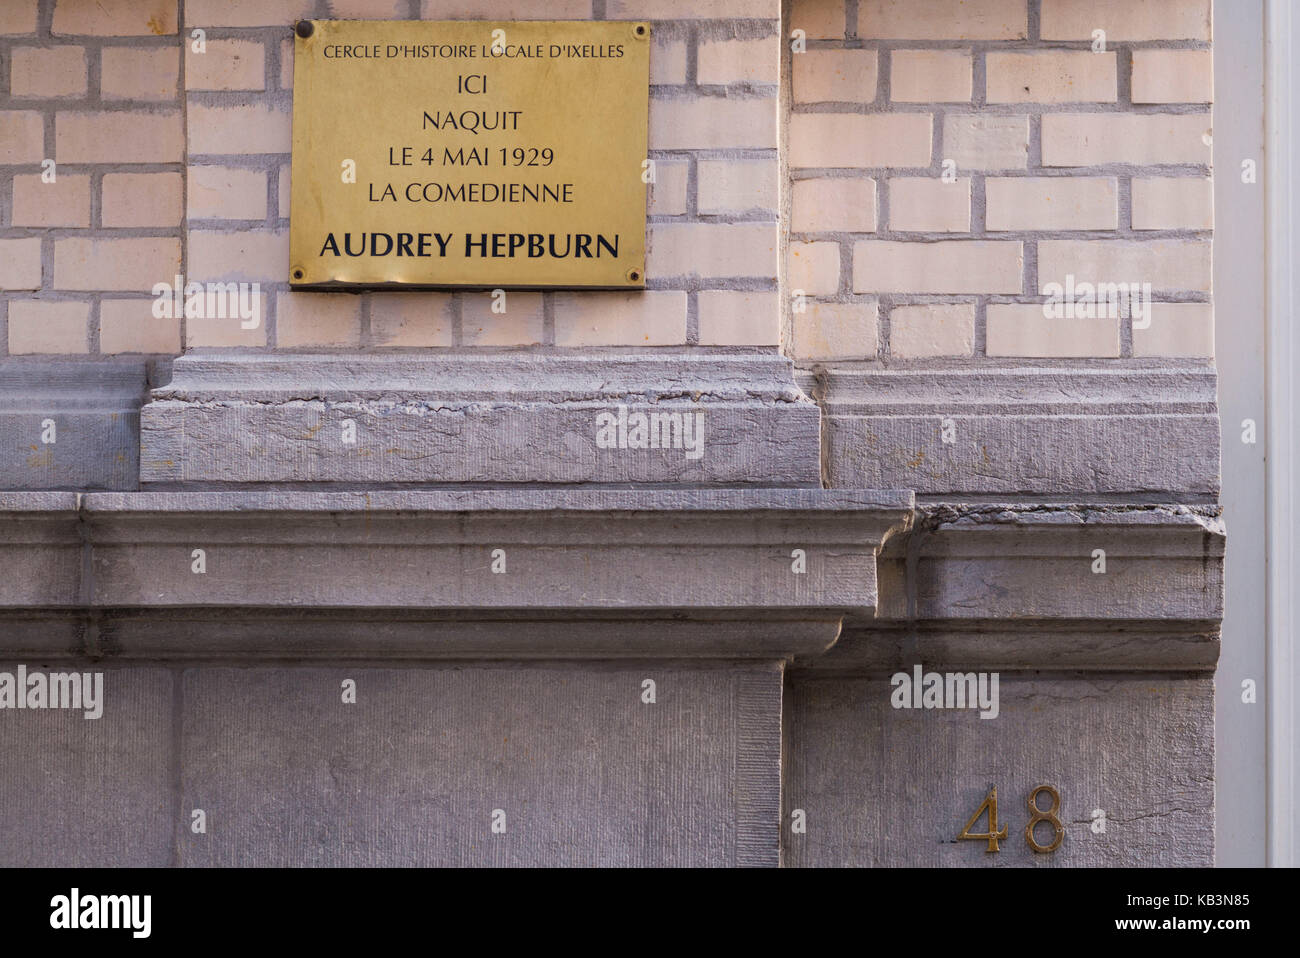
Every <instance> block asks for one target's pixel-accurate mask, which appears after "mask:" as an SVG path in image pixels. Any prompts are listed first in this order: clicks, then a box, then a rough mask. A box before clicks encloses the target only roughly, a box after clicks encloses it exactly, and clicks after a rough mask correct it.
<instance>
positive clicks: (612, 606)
mask: <svg viewBox="0 0 1300 958" xmlns="http://www.w3.org/2000/svg"><path fill="white" fill-rule="evenodd" d="M911 514H912V496H911V494H910V493H898V492H863V491H832V490H820V489H793V490H677V491H674V490H651V491H627V492H614V491H602V490H554V491H539V490H515V491H510V490H507V491H461V492H438V491H430V492H374V493H301V492H261V493H248V492H240V493H233V492H230V493H102V494H91V495H83V496H75V495H70V494H39V493H32V494H21V493H18V494H5V495H0V518H3V520H4V521H3V524H2V525H0V617H2V618H3V621H4V633H5V635H6V636H7V639H6V645H5V647H3V648H0V653H2V654H11V655H22V654H42V655H59V654H61V655H87V654H89V655H93V656H100V655H106V654H108V655H114V654H117V655H138V656H145V657H159V658H167V657H171V656H182V657H196V656H197V657H214V658H222V657H229V656H239V657H243V656H246V655H250V654H252V655H262V656H271V657H276V656H279V657H302V656H331V655H333V656H343V657H347V656H362V657H365V656H373V657H385V656H389V657H392V656H396V657H413V658H438V657H460V658H465V657H475V656H482V657H507V658H512V657H521V656H522V657H538V658H564V657H588V656H595V657H601V658H609V657H620V656H638V657H663V656H678V657H681V656H684V657H693V658H698V657H721V658H763V659H766V660H778V659H785V658H789V657H791V656H793V655H794V654H796V653H804V654H807V653H812V652H816V651H822V650H824V649H826V648H828V647H829V646H830V645H831V644H832V643H833V642H834V641H835V638H836V637H837V636H838V634H839V628H840V621H841V619H842V618H843V616H844V614H845V613H847V612H850V611H852V612H855V613H856V614H858V615H862V616H865V617H870V615H871V614H872V611H873V610H874V607H875V603H876V568H875V563H876V552H877V550H878V549H879V547H880V545H881V544H882V543H883V542H884V541H885V540H886V539H887V538H888V537H889V536H890V535H891V534H892V533H894V532H895V531H898V530H901V529H904V528H906V526H907V525H908V524H909V522H910V521H911ZM196 549H201V550H203V562H204V569H205V571H204V572H203V573H202V574H198V573H196V572H194V571H193V563H194V561H195V559H194V550H196ZM795 549H803V550H804V551H805V553H806V563H807V567H806V568H807V571H806V572H805V573H804V574H795V573H794V572H793V571H792V561H793V560H792V552H793V550H795ZM494 550H503V552H504V563H505V566H504V567H505V572H504V573H495V572H493V571H492V568H493V564H494V562H497V561H499V558H500V557H498V556H495V555H494Z"/></svg>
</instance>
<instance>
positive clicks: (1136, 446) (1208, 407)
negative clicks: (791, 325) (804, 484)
mask: <svg viewBox="0 0 1300 958" xmlns="http://www.w3.org/2000/svg"><path fill="white" fill-rule="evenodd" d="M798 380H799V382H800V384H801V385H802V386H803V388H804V389H805V390H806V391H807V392H809V393H810V394H811V395H814V396H816V397H818V399H819V401H820V402H821V404H822V406H823V409H824V412H825V415H826V428H825V441H826V449H825V453H824V455H825V458H826V472H827V480H828V484H829V485H831V486H835V487H839V486H844V487H850V488H852V487H864V488H888V489H914V490H915V491H916V493H917V495H918V496H923V495H945V496H957V495H978V494H989V495H998V496H1007V495H1017V494H1021V495H1054V494H1074V495H1079V496H1084V495H1095V494H1132V493H1144V494H1149V493H1156V494H1164V495H1166V496H1167V497H1168V498H1170V499H1173V500H1174V501H1178V500H1181V499H1187V498H1192V497H1196V496H1199V497H1202V498H1213V497H1215V496H1217V494H1218V490H1219V420H1218V411H1217V406H1216V394H1215V390H1216V379H1215V373H1214V370H1213V368H1212V367H1210V366H1187V367H1184V368H1177V369H1169V368H1167V367H1166V368H1155V367H1141V368H1137V367H1120V368H1114V367H1112V368H1103V367H1068V368H1067V367H1062V368H1055V367H1052V368H1049V367H1028V366H980V367H970V366H966V367H944V368H933V367H929V368H925V369H908V368H880V367H878V366H866V365H864V364H853V363H845V364H830V365H826V366H819V367H816V368H815V369H814V370H801V372H800V374H799V376H798ZM944 420H952V440H953V441H952V442H950V443H945V442H944V441H943V423H944Z"/></svg>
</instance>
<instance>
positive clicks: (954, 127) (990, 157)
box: [941, 113, 1029, 171]
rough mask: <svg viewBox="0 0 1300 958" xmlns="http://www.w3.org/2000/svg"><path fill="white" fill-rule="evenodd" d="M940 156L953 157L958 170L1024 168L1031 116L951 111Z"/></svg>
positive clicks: (1025, 165)
mask: <svg viewBox="0 0 1300 958" xmlns="http://www.w3.org/2000/svg"><path fill="white" fill-rule="evenodd" d="M941 159H943V160H952V161H953V162H954V163H956V164H957V169H958V171H965V170H1023V169H1025V168H1026V167H1027V166H1028V165H1029V117H1027V116H995V115H988V114H981V113H949V114H948V115H947V116H945V117H944V118H943V156H942V157H941Z"/></svg>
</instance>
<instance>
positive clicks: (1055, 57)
mask: <svg viewBox="0 0 1300 958" xmlns="http://www.w3.org/2000/svg"><path fill="white" fill-rule="evenodd" d="M987 64H988V102H989V103H1114V102H1115V101H1116V99H1117V98H1118V96H1119V71H1118V67H1117V62H1116V57H1115V53H1114V51H1108V52H1100V53H1093V52H1092V51H1091V50H1035V51H1032V52H1026V53H1019V52H1015V53H1004V52H992V51H990V52H989V54H988V57H987Z"/></svg>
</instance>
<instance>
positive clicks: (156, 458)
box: [141, 351, 821, 489]
mask: <svg viewBox="0 0 1300 958" xmlns="http://www.w3.org/2000/svg"><path fill="white" fill-rule="evenodd" d="M620 407H622V408H623V410H624V411H625V413H626V415H627V416H628V417H633V416H635V415H637V414H642V415H646V416H649V415H650V414H655V413H657V414H661V415H666V416H676V417H679V421H680V417H683V416H692V417H693V418H692V420H691V425H692V426H693V427H695V428H697V429H700V430H702V445H700V447H699V449H698V455H696V454H695V452H696V450H688V449H685V448H683V447H682V443H681V442H677V443H676V445H675V447H674V448H635V443H636V437H635V433H634V432H633V434H632V442H631V443H629V444H627V446H624V447H622V448H620V447H615V448H609V447H607V446H604V445H601V444H599V443H598V442H597V431H598V428H599V423H598V422H597V417H598V416H600V415H601V414H602V413H611V414H614V415H615V416H618V415H620ZM820 419H821V413H820V410H819V409H818V408H817V406H816V404H815V403H813V402H812V400H811V399H809V398H808V397H807V396H805V395H804V394H803V393H802V392H800V390H799V388H798V387H797V386H796V385H795V383H794V368H793V365H792V364H791V362H790V360H788V359H786V358H785V357H783V356H780V355H777V354H776V353H772V352H761V353H760V352H729V353H718V352H708V353H704V352H662V351H654V352H650V353H648V354H646V355H638V354H632V353H622V354H618V353H615V354H595V355H574V354H568V353H533V352H529V353H490V354H465V353H440V354H437V355H432V356H430V355H423V356H418V357H415V356H411V355H409V354H402V353H385V354H364V355H359V354H288V355H286V354H278V355H269V354H257V353H217V354H203V353H192V354H187V355H185V356H182V357H181V358H179V359H177V360H176V362H175V363H174V364H173V379H172V382H171V383H170V384H168V385H167V386H164V387H162V388H160V389H156V390H154V392H153V394H152V397H151V399H150V401H149V403H148V404H147V405H146V406H145V407H144V408H143V410H142V411H141V464H142V465H141V482H142V483H143V484H145V485H148V486H152V487H154V488H159V489H166V488H186V489H202V488H222V487H225V488H230V487H249V486H258V485H266V484H271V483H298V484H316V485H319V486H323V487H326V488H328V487H330V486H333V487H335V488H338V487H340V485H342V486H344V487H346V484H358V483H368V484H380V485H383V484H394V485H403V484H404V485H407V486H410V485H425V486H432V485H437V484H442V483H525V482H527V483H628V482H638V483H690V484H695V485H723V484H729V485H749V486H785V487H789V486H796V487H797V486H805V487H812V486H820V484H821V481H820V480H821V473H820V452H819V443H820ZM631 426H632V427H633V428H634V426H635V421H633V422H632V423H631ZM345 430H347V431H349V432H354V433H355V441H352V442H346V441H344V439H345V436H346V433H345ZM622 435H623V436H627V435H628V432H627V431H624V432H623V433H622ZM700 435H701V434H700V433H696V434H695V435H694V436H687V437H686V438H687V440H692V439H696V440H698V438H699V436H700ZM675 438H676V439H680V438H681V435H680V433H678V434H676V436H675ZM629 446H630V447H629ZM688 452H690V453H691V454H689V455H688Z"/></svg>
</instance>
